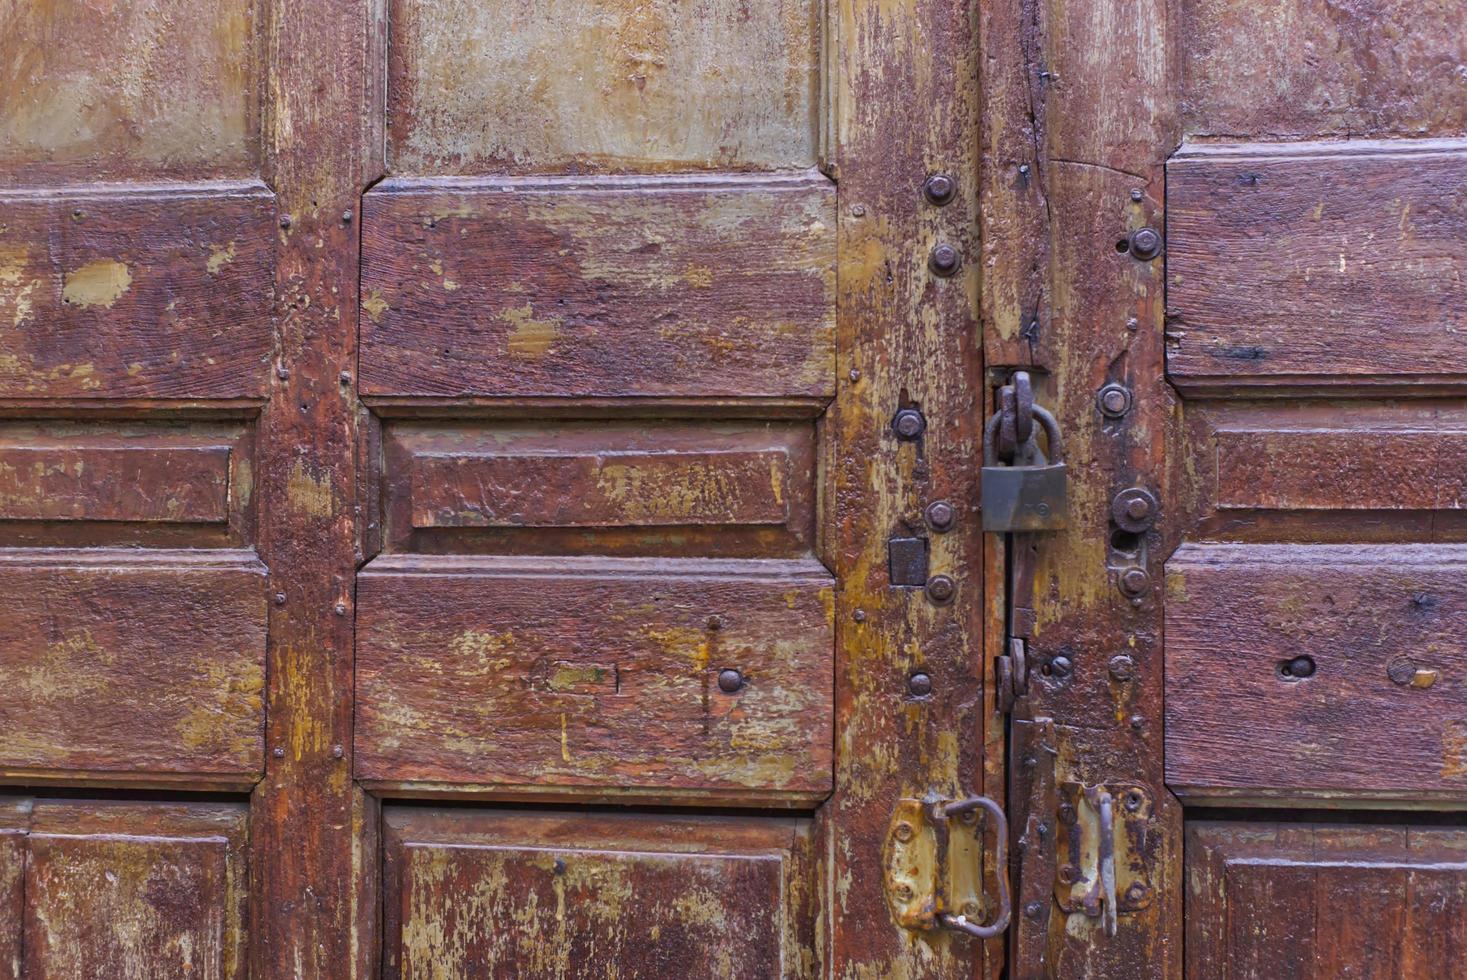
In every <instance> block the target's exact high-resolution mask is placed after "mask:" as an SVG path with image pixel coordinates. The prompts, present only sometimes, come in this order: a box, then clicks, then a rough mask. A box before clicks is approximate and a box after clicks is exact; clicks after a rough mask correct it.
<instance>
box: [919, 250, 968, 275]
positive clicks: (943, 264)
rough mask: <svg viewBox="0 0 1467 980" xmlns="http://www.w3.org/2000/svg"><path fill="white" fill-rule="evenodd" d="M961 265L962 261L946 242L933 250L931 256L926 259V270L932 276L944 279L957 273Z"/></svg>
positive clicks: (956, 251)
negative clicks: (929, 270) (929, 271)
mask: <svg viewBox="0 0 1467 980" xmlns="http://www.w3.org/2000/svg"><path fill="white" fill-rule="evenodd" d="M962 264H963V259H962V256H961V255H959V254H958V250H957V249H955V248H953V247H952V246H951V245H949V244H947V243H946V242H944V243H943V244H941V245H938V246H936V247H935V248H933V250H932V254H931V255H930V256H929V257H928V259H927V265H928V268H930V269H931V270H932V273H933V275H937V276H941V277H942V278H944V279H946V278H947V277H948V276H951V275H953V274H954V273H955V272H957V271H958V267H959V266H961V265H962Z"/></svg>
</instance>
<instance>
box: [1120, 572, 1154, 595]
mask: <svg viewBox="0 0 1467 980" xmlns="http://www.w3.org/2000/svg"><path fill="white" fill-rule="evenodd" d="M1119 584H1120V587H1121V591H1122V592H1124V593H1125V594H1126V595H1128V596H1133V597H1137V598H1139V597H1141V596H1143V595H1145V594H1146V588H1147V586H1149V585H1150V584H1151V576H1150V575H1147V574H1146V569H1144V568H1128V569H1126V570H1125V571H1124V572H1122V573H1121V578H1120V583H1119Z"/></svg>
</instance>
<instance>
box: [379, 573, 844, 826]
mask: <svg viewBox="0 0 1467 980" xmlns="http://www.w3.org/2000/svg"><path fill="white" fill-rule="evenodd" d="M832 601H833V583H832V581H831V579H830V577H829V575H828V573H827V572H826V571H825V570H824V568H822V567H821V566H820V565H818V564H816V563H814V562H798V561H790V562H774V561H765V562H756V561H714V560H708V561H698V560H694V559H683V560H658V559H611V558H603V559H577V558H508V557H507V558H497V559H484V558H450V557H434V558H425V557H419V556H402V557H396V558H379V559H378V560H376V561H374V562H373V563H371V564H370V565H368V566H367V567H366V569H364V570H363V572H362V574H361V575H360V576H359V577H358V585H357V604H358V613H357V659H356V683H357V687H356V690H357V697H356V736H355V737H356V772H357V775H358V776H359V777H361V778H363V779H368V780H375V781H379V782H384V783H391V784H405V783H424V784H435V783H436V784H443V785H452V784H458V785H466V786H468V785H478V786H486V787H497V788H499V789H502V790H505V791H509V792H542V793H560V794H579V795H585V794H586V793H587V792H592V791H594V792H603V793H612V792H616V791H621V790H632V791H648V790H655V791H657V792H658V793H659V794H661V795H663V796H666V797H678V796H681V797H705V796H706V797H715V796H716V797H723V798H728V799H730V800H733V801H736V802H748V801H780V800H789V799H791V798H795V799H813V798H818V797H821V796H823V795H824V794H825V793H826V792H827V791H828V790H829V787H830V780H831V768H830V767H831V742H830V739H831V727H830V726H831V711H832V705H831V684H832V676H831V672H832V662H831V658H832V656H833V643H834V641H833V635H832V630H833V626H832V623H831V615H832V613H831V603H832ZM725 669H734V670H738V671H740V672H741V673H742V674H743V677H744V679H745V684H744V686H743V688H742V689H740V690H735V691H733V692H731V693H729V692H725V691H723V690H721V689H720V688H719V685H718V675H719V672H720V671H723V670H725Z"/></svg>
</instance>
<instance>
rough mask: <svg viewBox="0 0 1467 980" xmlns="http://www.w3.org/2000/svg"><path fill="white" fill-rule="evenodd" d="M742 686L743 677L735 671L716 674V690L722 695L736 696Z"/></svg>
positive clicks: (721, 671)
mask: <svg viewBox="0 0 1467 980" xmlns="http://www.w3.org/2000/svg"><path fill="white" fill-rule="evenodd" d="M743 686H744V675H743V674H741V673H739V672H738V671H736V670H733V669H729V670H720V671H719V672H718V689H719V690H720V691H722V692H723V693H724V694H737V693H738V692H739V690H741V689H742V688H743Z"/></svg>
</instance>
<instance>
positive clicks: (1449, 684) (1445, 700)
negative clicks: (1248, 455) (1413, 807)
mask: <svg viewBox="0 0 1467 980" xmlns="http://www.w3.org/2000/svg"><path fill="white" fill-rule="evenodd" d="M1464 573H1467V548H1463V547H1462V546H1460V545H1372V546H1359V547H1352V546H1343V545H1304V544H1300V545H1241V544H1214V545H1184V546H1183V547H1182V548H1181V549H1179V550H1178V552H1177V553H1176V555H1174V556H1173V557H1172V558H1171V559H1170V560H1169V561H1168V562H1167V572H1166V596H1167V601H1166V620H1165V628H1166V712H1165V718H1166V776H1167V782H1168V784H1169V785H1170V786H1171V787H1172V788H1173V790H1174V791H1176V792H1178V793H1179V794H1183V795H1190V796H1194V797H1203V796H1205V797H1230V796H1231V797H1254V796H1257V797H1264V796H1268V797H1280V798H1295V797H1297V798H1311V797H1321V798H1322V797H1329V798H1332V799H1336V800H1338V799H1340V798H1342V797H1357V798H1374V797H1381V798H1391V799H1459V798H1460V797H1461V794H1462V793H1463V791H1464V790H1467V723H1464V722H1463V720H1462V718H1461V715H1460V711H1459V708H1460V706H1461V704H1462V703H1463V698H1464V692H1467V617H1464V615H1463V612H1462V611H1463V608H1464V606H1467V574H1464ZM1297 657H1309V658H1312V660H1313V663H1314V668H1315V669H1314V673H1313V674H1312V676H1308V677H1304V678H1300V677H1297V676H1294V677H1291V676H1288V675H1286V674H1284V673H1283V672H1282V671H1281V668H1282V666H1283V665H1284V664H1285V663H1286V662H1288V661H1290V660H1292V659H1294V658H1297Z"/></svg>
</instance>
